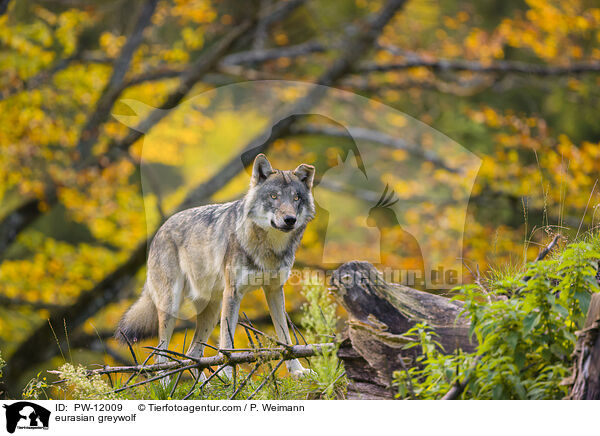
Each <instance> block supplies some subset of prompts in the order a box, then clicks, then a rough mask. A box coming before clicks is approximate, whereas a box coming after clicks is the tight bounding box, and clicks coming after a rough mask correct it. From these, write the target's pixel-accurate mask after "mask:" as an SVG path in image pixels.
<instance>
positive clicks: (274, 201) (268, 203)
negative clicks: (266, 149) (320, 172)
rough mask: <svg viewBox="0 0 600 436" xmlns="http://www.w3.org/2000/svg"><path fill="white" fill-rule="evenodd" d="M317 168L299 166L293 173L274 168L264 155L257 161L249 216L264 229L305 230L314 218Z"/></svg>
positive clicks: (249, 198)
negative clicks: (313, 191)
mask: <svg viewBox="0 0 600 436" xmlns="http://www.w3.org/2000/svg"><path fill="white" fill-rule="evenodd" d="M314 177H315V168H314V167H313V166H312V165H306V164H300V165H298V167H297V168H296V169H295V170H293V171H282V170H276V169H273V167H272V166H271V163H270V162H269V161H268V159H267V157H266V156H265V155H264V154H259V155H258V156H256V159H254V164H253V167H252V178H251V179H250V190H249V191H248V194H247V195H246V205H245V207H246V214H247V216H248V218H249V219H251V220H252V221H253V222H254V223H255V224H256V225H258V226H259V227H261V228H263V229H270V228H273V229H276V230H279V231H282V232H286V233H287V232H291V231H292V230H295V229H299V228H302V227H304V226H305V225H306V223H308V222H309V221H310V220H311V219H313V217H314V215H315V204H314V200H313V196H312V192H311V189H312V185H313V180H314Z"/></svg>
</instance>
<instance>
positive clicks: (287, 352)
mask: <svg viewBox="0 0 600 436" xmlns="http://www.w3.org/2000/svg"><path fill="white" fill-rule="evenodd" d="M334 347H335V344H333V343H324V344H309V345H292V346H290V347H289V348H286V347H273V348H268V349H262V350H260V351H258V350H257V351H240V352H235V353H230V354H229V356H226V355H224V354H217V355H215V356H209V357H200V358H196V359H191V358H189V356H188V357H187V358H186V359H183V360H179V361H169V362H163V363H154V364H151V365H145V364H142V365H132V366H105V367H103V368H100V369H90V370H88V371H87V375H88V376H91V375H103V374H116V373H144V372H146V373H148V372H159V371H169V372H171V371H173V373H176V372H177V371H174V370H180V371H185V370H188V369H206V368H209V367H212V366H220V365H238V364H241V363H254V362H257V361H269V360H284V361H285V360H291V359H300V358H303V357H312V356H316V355H317V354H321V353H323V352H326V351H331V350H333V349H334ZM163 351H166V350H163ZM178 354H180V353H178ZM48 373H50V374H60V373H61V372H60V371H54V370H51V371H48ZM131 386H134V385H131Z"/></svg>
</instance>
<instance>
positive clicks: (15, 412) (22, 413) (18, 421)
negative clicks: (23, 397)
mask: <svg viewBox="0 0 600 436" xmlns="http://www.w3.org/2000/svg"><path fill="white" fill-rule="evenodd" d="M3 407H4V408H5V409H6V431H8V432H9V433H14V432H15V430H16V429H17V428H18V429H28V430H34V429H44V430H47V429H48V424H49V422H50V411H49V410H48V409H46V408H44V407H42V406H40V405H38V404H35V403H30V402H29V401H19V402H17V403H13V404H9V405H6V404H4V405H3Z"/></svg>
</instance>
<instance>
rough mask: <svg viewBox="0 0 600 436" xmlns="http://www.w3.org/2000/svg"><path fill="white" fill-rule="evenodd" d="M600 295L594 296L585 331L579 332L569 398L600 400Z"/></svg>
mask: <svg viewBox="0 0 600 436" xmlns="http://www.w3.org/2000/svg"><path fill="white" fill-rule="evenodd" d="M598 333H600V294H593V295H592V300H591V302H590V307H589V309H588V313H587V317H586V319H585V325H584V327H583V330H581V331H580V332H578V336H579V339H578V340H577V345H576V346H575V352H574V356H575V359H574V360H575V362H574V364H573V375H572V378H571V381H572V382H573V387H572V389H571V394H570V395H569V397H568V398H570V399H572V400H600V334H598Z"/></svg>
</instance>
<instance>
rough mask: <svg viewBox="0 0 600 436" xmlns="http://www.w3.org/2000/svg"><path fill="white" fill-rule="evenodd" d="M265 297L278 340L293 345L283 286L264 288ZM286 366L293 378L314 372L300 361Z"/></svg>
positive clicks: (290, 362)
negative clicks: (286, 314)
mask: <svg viewBox="0 0 600 436" xmlns="http://www.w3.org/2000/svg"><path fill="white" fill-rule="evenodd" d="M264 292H265V297H266V299H267V304H268V305H269V312H270V313H271V319H272V320H273V325H274V326H275V331H276V332H277V338H278V339H279V340H280V341H281V342H284V343H286V344H289V345H292V340H291V338H290V330H289V328H288V323H287V319H286V316H285V297H284V294H283V286H276V287H267V286H265V287H264ZM286 366H287V369H288V371H289V372H290V374H291V375H292V377H294V378H297V377H302V376H304V375H307V374H310V373H312V372H313V371H312V370H310V369H307V368H304V367H303V366H302V364H301V363H300V361H299V360H298V359H293V360H288V361H287V362H286Z"/></svg>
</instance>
